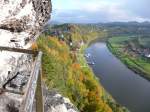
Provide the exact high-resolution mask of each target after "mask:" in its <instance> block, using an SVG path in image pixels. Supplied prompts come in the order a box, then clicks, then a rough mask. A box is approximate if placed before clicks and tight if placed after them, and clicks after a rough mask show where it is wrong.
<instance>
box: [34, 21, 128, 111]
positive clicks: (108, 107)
mask: <svg viewBox="0 0 150 112" xmlns="http://www.w3.org/2000/svg"><path fill="white" fill-rule="evenodd" d="M45 29H46V30H45V33H43V34H42V35H41V37H40V38H39V39H38V41H37V42H36V43H35V44H33V46H32V49H35V50H36V49H38V50H41V51H43V53H44V55H43V59H42V62H43V63H42V70H43V71H42V74H43V80H44V82H45V83H46V85H47V86H48V88H49V90H54V91H57V92H59V93H61V94H63V95H64V96H66V97H68V98H69V99H70V100H71V101H72V102H73V103H74V104H75V105H76V107H77V108H78V109H79V111H81V112H128V110H127V109H126V108H125V107H123V106H121V105H119V104H118V103H117V102H116V101H115V100H114V99H113V98H112V97H111V95H110V94H109V93H107V91H106V90H105V89H104V88H103V86H102V85H101V84H100V81H99V79H98V78H97V77H96V76H95V75H94V73H93V71H92V70H91V68H90V67H88V66H87V67H82V65H83V64H86V60H85V58H84V57H83V56H79V53H81V54H83V53H84V49H85V48H86V46H87V45H88V43H89V42H90V41H91V40H94V39H95V38H98V37H99V38H104V37H106V32H103V31H102V30H100V29H97V27H93V26H91V25H73V24H64V25H55V26H50V27H49V26H48V27H47V28H45ZM91 37H92V38H91Z"/></svg>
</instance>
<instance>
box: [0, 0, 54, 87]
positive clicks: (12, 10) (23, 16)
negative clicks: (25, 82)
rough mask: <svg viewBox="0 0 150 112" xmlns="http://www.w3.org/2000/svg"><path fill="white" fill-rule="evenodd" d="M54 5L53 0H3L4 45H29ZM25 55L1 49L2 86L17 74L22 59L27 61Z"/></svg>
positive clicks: (0, 36)
mask: <svg viewBox="0 0 150 112" xmlns="http://www.w3.org/2000/svg"><path fill="white" fill-rule="evenodd" d="M51 8H52V6H51V2H50V0H0V11H1V12H0V40H1V41H0V46H8V47H15V48H24V49H27V48H29V47H30V46H31V44H32V42H33V41H34V40H35V39H36V38H37V37H38V36H39V33H40V32H41V30H42V29H43V26H44V25H45V24H46V22H47V21H48V20H49V18H50V12H51ZM22 55H23V54H19V53H18V54H17V53H13V52H5V51H2V52H0V58H1V60H0V63H1V65H0V87H1V86H2V85H3V84H4V83H5V81H6V80H8V79H9V78H11V77H12V76H14V73H13V72H14V71H15V70H16V67H17V66H19V65H18V64H19V63H20V60H23V61H25V59H24V58H23V59H21V57H22ZM18 61H19V62H18ZM22 63H23V62H22Z"/></svg>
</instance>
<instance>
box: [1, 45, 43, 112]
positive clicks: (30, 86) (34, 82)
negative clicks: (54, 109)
mask: <svg viewBox="0 0 150 112" xmlns="http://www.w3.org/2000/svg"><path fill="white" fill-rule="evenodd" d="M0 51H9V52H16V53H25V54H31V55H32V56H33V59H34V61H33V62H34V63H33V68H32V70H31V73H30V74H29V79H28V82H27V84H26V86H25V89H23V90H21V91H16V90H12V89H8V88H6V85H7V84H8V83H9V82H10V81H11V80H13V79H14V78H15V77H16V75H17V74H16V75H15V76H13V77H11V78H10V79H9V80H7V81H6V82H5V84H3V86H2V87H1V88H0V95H2V94H4V93H12V94H17V95H20V96H21V98H22V99H21V104H20V106H19V109H18V110H19V112H33V111H35V112H44V103H43V89H42V69H41V59H42V52H41V51H33V50H27V49H18V48H10V47H0ZM0 111H1V110H0Z"/></svg>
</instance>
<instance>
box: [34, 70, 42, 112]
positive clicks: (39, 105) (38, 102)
mask: <svg viewBox="0 0 150 112" xmlns="http://www.w3.org/2000/svg"><path fill="white" fill-rule="evenodd" d="M35 99H36V112H44V103H43V88H42V72H41V69H40V71H39V77H38V81H37V87H36V96H35Z"/></svg>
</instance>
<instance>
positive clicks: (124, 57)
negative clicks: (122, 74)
mask: <svg viewBox="0 0 150 112" xmlns="http://www.w3.org/2000/svg"><path fill="white" fill-rule="evenodd" d="M126 40H128V41H130V40H131V38H130V37H113V38H111V39H109V41H108V47H109V49H110V50H111V51H112V52H113V53H114V54H115V55H116V56H117V57H119V58H120V59H121V61H122V62H124V63H125V64H126V65H127V66H128V67H129V68H130V69H132V70H133V71H135V72H137V73H140V74H141V75H142V76H144V77H145V78H147V79H150V63H149V62H148V61H146V60H144V59H143V58H141V57H132V56H131V55H130V54H128V53H127V52H123V48H124V44H122V42H124V41H126Z"/></svg>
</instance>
